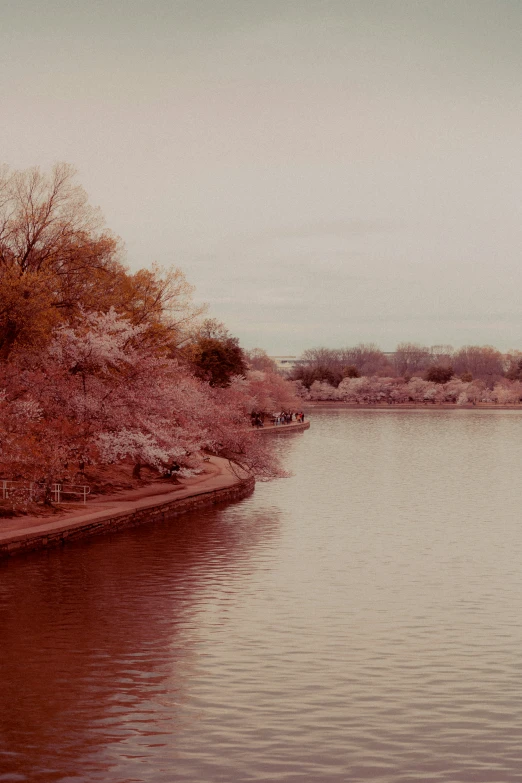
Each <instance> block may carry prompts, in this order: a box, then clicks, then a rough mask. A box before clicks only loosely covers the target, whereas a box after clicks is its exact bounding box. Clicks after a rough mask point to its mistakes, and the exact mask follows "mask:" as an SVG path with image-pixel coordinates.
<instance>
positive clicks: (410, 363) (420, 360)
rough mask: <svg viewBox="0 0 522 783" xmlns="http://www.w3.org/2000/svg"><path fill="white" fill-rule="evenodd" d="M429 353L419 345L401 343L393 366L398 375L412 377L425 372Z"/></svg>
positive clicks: (396, 350)
mask: <svg viewBox="0 0 522 783" xmlns="http://www.w3.org/2000/svg"><path fill="white" fill-rule="evenodd" d="M428 359H429V351H428V349H427V348H426V347H425V346H423V345H419V344H418V343H399V345H398V346H397V348H396V349H395V354H394V357H393V364H394V367H395V370H396V372H397V375H402V376H403V377H405V376H409V377H411V376H412V375H414V374H415V373H418V372H420V371H421V370H423V369H424V368H425V366H426V364H427V363H428Z"/></svg>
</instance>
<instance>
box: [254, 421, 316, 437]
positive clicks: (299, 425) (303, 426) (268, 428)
mask: <svg viewBox="0 0 522 783" xmlns="http://www.w3.org/2000/svg"><path fill="white" fill-rule="evenodd" d="M309 426H310V422H309V421H303V422H298V421H293V422H292V423H291V424H278V425H277V427H276V426H275V425H274V424H265V426H264V427H260V428H259V429H258V430H257V432H261V433H265V432H270V433H271V434H272V435H286V434H287V433H289V432H304V430H307V429H308V428H309Z"/></svg>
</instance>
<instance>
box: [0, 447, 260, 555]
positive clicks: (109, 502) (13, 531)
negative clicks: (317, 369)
mask: <svg viewBox="0 0 522 783" xmlns="http://www.w3.org/2000/svg"><path fill="white" fill-rule="evenodd" d="M189 481H190V483H189V482H186V483H184V484H180V485H173V484H170V485H165V483H159V482H158V483H156V484H151V485H149V486H146V487H143V488H142V489H139V490H131V491H129V492H126V493H120V494H118V495H113V496H106V497H101V498H100V499H99V500H97V501H92V502H89V504H88V505H87V506H81V507H78V506H75V507H74V508H73V509H71V510H69V511H64V512H63V513H60V514H58V515H56V516H54V517H51V518H49V517H28V516H21V517H14V518H13V519H0V558H2V557H8V556H11V555H15V554H19V553H22V552H30V551H32V550H36V549H46V548H49V547H54V546H60V545H62V544H65V543H67V542H69V541H76V540H77V539H80V538H86V537H87V536H93V535H99V534H101V533H112V532H113V531H116V530H121V529H122V528H126V527H133V526H135V525H141V524H143V523H145V522H163V521H166V520H169V519H171V518H172V517H175V516H178V515H179V514H185V513H187V512H188V511H193V510H196V509H200V508H205V507H208V506H213V505H216V504H218V503H223V502H230V501H233V500H239V499H241V498H244V497H246V496H247V495H249V494H250V493H251V492H253V490H254V485H255V479H254V478H253V476H247V475H245V474H243V475H238V474H237V473H236V472H234V471H233V470H232V468H231V466H230V464H229V462H228V460H224V459H219V458H217V457H211V458H210V460H209V463H208V465H207V470H206V472H205V473H204V474H203V475H202V476H198V477H195V478H194V479H191V480H189Z"/></svg>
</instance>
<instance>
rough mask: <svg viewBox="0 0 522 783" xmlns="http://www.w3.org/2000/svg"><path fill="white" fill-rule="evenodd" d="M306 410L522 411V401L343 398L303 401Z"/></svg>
mask: <svg viewBox="0 0 522 783" xmlns="http://www.w3.org/2000/svg"><path fill="white" fill-rule="evenodd" d="M303 406H304V407H305V410H309V409H310V408H348V409H351V410H390V411H396V410H402V411H404V410H422V411H426V410H428V411H433V410H435V411H436V410H439V411H462V410H471V411H476V410H481V411H522V403H520V404H519V405H497V404H496V403H493V402H477V403H476V405H473V404H472V403H466V405H457V404H456V403H454V402H437V403H432V402H397V403H389V402H375V403H357V402H343V401H342V400H306V401H304V402H303Z"/></svg>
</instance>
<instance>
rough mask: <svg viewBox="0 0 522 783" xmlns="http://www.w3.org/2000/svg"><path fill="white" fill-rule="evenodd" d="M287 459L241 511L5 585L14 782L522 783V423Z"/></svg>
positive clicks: (2, 569)
mask: <svg viewBox="0 0 522 783" xmlns="http://www.w3.org/2000/svg"><path fill="white" fill-rule="evenodd" d="M278 448H280V449H281V450H282V451H283V452H284V456H285V460H286V462H287V465H288V466H289V467H290V469H292V470H293V472H294V476H293V478H291V479H287V480H281V481H277V482H272V483H269V484H260V485H258V486H257V488H256V491H255V494H254V495H253V496H252V497H251V498H249V499H247V500H245V501H242V502H240V503H237V504H235V505H232V506H228V507H224V508H221V509H215V510H211V511H207V512H199V513H197V514H191V515H189V516H187V517H184V518H180V519H176V520H173V521H172V522H171V523H170V524H168V523H166V524H160V525H157V526H152V525H145V526H143V527H140V528H136V529H134V530H129V531H125V532H123V533H118V534H116V535H113V536H103V537H99V538H97V539H92V540H90V541H87V542H79V543H76V544H73V545H70V546H67V547H65V548H64V549H61V550H56V551H50V552H48V553H37V554H33V555H29V556H26V557H21V558H15V559H13V560H12V561H10V562H8V563H3V564H1V565H0V781H29V782H30V783H44V782H45V783H50V781H67V782H68V783H69V782H71V783H72V782H73V781H74V782H75V783H80V782H81V783H96V782H97V781H100V782H101V781H104V783H123V782H125V783H131V781H132V783H139V782H144V781H150V782H151V783H168V782H169V781H200V782H201V783H214V781H216V782H217V781H224V782H225V781H226V782H227V783H233V782H235V781H289V782H290V781H320V783H323V781H324V782H325V783H328V782H329V781H332V782H333V781H336V782H339V781H350V783H353V782H354V781H375V782H376V783H402V781H421V780H422V781H451V782H452V783H453V782H455V783H458V782H459V781H474V782H475V781H477V782H478V781H484V782H487V783H495V782H496V781H498V782H499V783H510V781H520V780H522V739H521V737H522V615H521V611H520V610H521V607H522V568H521V564H522V534H521V515H520V511H521V509H522V487H521V481H520V476H521V471H522V415H521V414H519V413H518V412H497V411H495V412H492V411H487V412H482V411H449V412H448V411H378V410H373V411H372V410H367V411H351V410H339V411H331V410H329V411H326V412H321V411H317V412H316V413H315V414H314V416H313V418H312V428H311V429H310V430H309V431H308V432H306V433H304V434H302V435H297V434H295V435H291V436H287V437H286V438H279V439H278Z"/></svg>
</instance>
